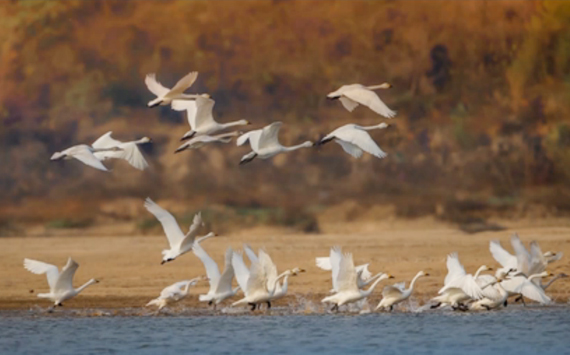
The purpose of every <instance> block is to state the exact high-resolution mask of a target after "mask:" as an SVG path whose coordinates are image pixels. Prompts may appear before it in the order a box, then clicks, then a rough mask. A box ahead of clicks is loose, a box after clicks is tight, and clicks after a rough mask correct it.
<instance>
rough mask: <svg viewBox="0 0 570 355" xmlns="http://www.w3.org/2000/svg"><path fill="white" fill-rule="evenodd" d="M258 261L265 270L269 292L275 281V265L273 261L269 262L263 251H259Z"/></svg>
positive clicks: (269, 258)
mask: <svg viewBox="0 0 570 355" xmlns="http://www.w3.org/2000/svg"><path fill="white" fill-rule="evenodd" d="M259 261H260V262H261V265H263V267H264V268H265V275H266V279H267V289H268V290H271V287H273V283H274V282H275V280H277V266H275V263H274V262H273V260H271V257H270V256H269V254H267V253H266V252H265V251H264V250H263V249H260V250H259Z"/></svg>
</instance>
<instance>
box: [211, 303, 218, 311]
mask: <svg viewBox="0 0 570 355" xmlns="http://www.w3.org/2000/svg"><path fill="white" fill-rule="evenodd" d="M210 303H211V302H210ZM216 306H217V304H216V303H214V311H215V310H216Z"/></svg>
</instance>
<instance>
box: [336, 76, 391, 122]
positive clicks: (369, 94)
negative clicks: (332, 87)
mask: <svg viewBox="0 0 570 355" xmlns="http://www.w3.org/2000/svg"><path fill="white" fill-rule="evenodd" d="M391 87H392V85H391V84H388V83H383V84H380V85H374V86H364V85H360V84H352V85H343V86H341V87H340V89H338V90H336V91H333V92H331V93H330V94H328V95H327V98H328V99H330V100H335V99H338V100H340V102H341V103H342V105H343V106H344V108H346V109H347V110H348V111H350V112H352V111H353V110H354V109H355V108H356V107H357V106H358V105H359V104H360V105H364V106H368V107H369V108H370V109H371V110H372V111H374V112H376V113H377V114H379V115H382V116H384V117H387V118H392V117H394V116H396V112H395V111H392V110H390V109H389V108H388V106H386V104H385V103H384V102H382V100H380V98H379V97H378V95H376V93H375V92H374V91H372V90H376V89H389V88H391Z"/></svg>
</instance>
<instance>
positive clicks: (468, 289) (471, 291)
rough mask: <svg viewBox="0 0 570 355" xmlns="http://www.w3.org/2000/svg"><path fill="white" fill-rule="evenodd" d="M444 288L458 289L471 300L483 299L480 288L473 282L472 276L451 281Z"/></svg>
mask: <svg viewBox="0 0 570 355" xmlns="http://www.w3.org/2000/svg"><path fill="white" fill-rule="evenodd" d="M445 288H446V289H447V288H460V289H461V290H462V291H463V292H464V293H465V294H466V295H467V296H469V297H471V298H473V299H481V298H483V297H484V295H483V291H482V290H481V287H479V285H478V284H477V281H475V278H474V277H473V275H465V276H464V277H460V278H459V279H455V280H452V281H451V282H449V284H448V285H446V286H445Z"/></svg>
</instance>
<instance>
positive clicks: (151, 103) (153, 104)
mask: <svg viewBox="0 0 570 355" xmlns="http://www.w3.org/2000/svg"><path fill="white" fill-rule="evenodd" d="M161 103H162V99H161V98H156V99H154V100H151V101H149V102H148V104H147V106H148V108H153V107H156V106H158V105H160V104H161Z"/></svg>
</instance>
